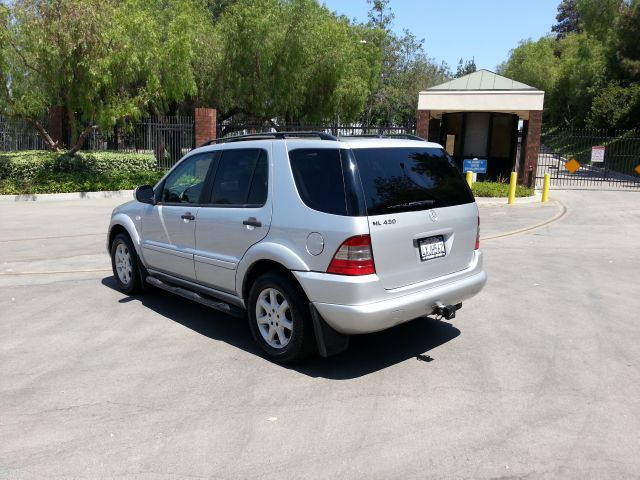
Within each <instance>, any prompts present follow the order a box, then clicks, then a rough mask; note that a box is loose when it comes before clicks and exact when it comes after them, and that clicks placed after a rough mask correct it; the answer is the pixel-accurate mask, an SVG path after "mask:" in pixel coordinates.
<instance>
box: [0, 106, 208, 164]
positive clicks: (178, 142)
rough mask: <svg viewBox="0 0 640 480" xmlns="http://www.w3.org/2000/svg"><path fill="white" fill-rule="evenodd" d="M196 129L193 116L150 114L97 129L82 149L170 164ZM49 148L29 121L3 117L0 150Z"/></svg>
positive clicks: (189, 142)
mask: <svg viewBox="0 0 640 480" xmlns="http://www.w3.org/2000/svg"><path fill="white" fill-rule="evenodd" d="M194 132H195V125H194V118H193V117H190V116H161V117H150V118H147V119H144V120H142V121H139V122H131V123H123V124H119V125H117V126H115V127H114V128H113V129H112V130H110V131H107V132H105V131H100V130H98V129H95V130H94V131H93V132H92V133H91V134H90V135H89V137H88V138H87V140H86V142H85V144H84V146H83V150H89V151H102V150H115V151H121V152H138V153H153V154H154V155H155V157H156V159H157V162H158V167H160V168H168V167H171V166H172V165H173V164H174V163H175V162H177V161H178V160H179V159H180V158H181V157H182V156H183V155H184V154H185V153H187V152H188V151H189V150H191V149H192V148H193V143H194V136H195V135H194ZM46 149H47V145H46V144H45V142H44V141H43V140H42V138H41V137H40V135H38V133H37V132H36V131H35V130H34V129H33V128H32V127H31V126H30V125H29V124H27V122H25V121H24V120H21V119H12V118H10V119H8V118H4V117H0V151H4V152H6V151H14V150H46Z"/></svg>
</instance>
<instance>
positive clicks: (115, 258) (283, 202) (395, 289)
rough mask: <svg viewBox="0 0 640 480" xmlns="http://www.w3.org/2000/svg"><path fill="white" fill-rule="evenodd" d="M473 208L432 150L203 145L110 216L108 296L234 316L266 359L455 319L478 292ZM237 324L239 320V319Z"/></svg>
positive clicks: (280, 140) (344, 144)
mask: <svg viewBox="0 0 640 480" xmlns="http://www.w3.org/2000/svg"><path fill="white" fill-rule="evenodd" d="M479 229H480V219H479V216H478V208H477V206H476V204H475V201H474V198H473V195H472V193H471V191H470V190H469V187H468V186H467V184H466V182H465V181H464V179H463V178H462V176H461V174H460V172H459V170H458V168H457V167H456V165H455V163H454V161H453V160H452V159H451V157H449V155H448V154H447V153H446V152H445V151H444V150H443V149H442V147H441V146H440V145H437V144H434V143H429V142H425V141H423V140H421V139H419V138H418V137H412V138H362V137H342V138H340V139H338V138H336V137H333V136H331V135H328V134H326V133H305V134H295V133H286V134H283V133H275V134H273V133H272V134H259V135H252V136H244V137H236V138H233V139H231V140H226V141H223V142H220V143H214V142H212V144H211V145H205V146H202V147H200V148H197V149H195V150H193V151H191V152H190V153H188V154H187V155H186V156H185V157H184V158H183V159H182V160H181V161H180V162H179V163H177V164H176V165H175V166H174V167H173V168H172V169H171V170H170V171H169V172H168V173H167V174H166V175H165V176H164V178H163V179H162V180H161V181H160V182H159V183H158V184H157V185H156V186H155V187H151V186H142V187H138V188H137V189H136V192H135V200H134V201H131V202H129V203H126V204H124V205H121V206H119V207H117V208H116V209H115V210H114V211H113V214H112V217H111V224H110V226H109V234H108V239H107V248H108V250H109V252H110V254H111V260H112V266H113V273H114V275H115V278H116V280H117V283H118V286H119V288H120V289H121V290H122V291H123V292H126V293H134V292H136V291H139V290H141V289H142V288H143V287H144V286H145V285H146V284H148V285H153V286H155V287H159V288H161V289H164V290H168V291H170V292H173V293H176V294H178V295H181V296H184V297H187V298H189V299H192V300H194V301H197V302H199V303H203V304H205V305H208V306H210V307H213V308H215V309H218V310H221V311H223V312H226V313H228V314H231V315H236V316H239V317H244V316H245V315H246V316H248V319H249V325H250V328H251V332H252V334H253V337H254V339H255V341H256V342H257V344H258V345H259V346H260V348H261V349H262V350H263V351H264V352H265V353H266V354H267V355H268V356H269V357H270V358H272V359H274V360H277V361H289V360H294V359H297V358H301V357H303V356H306V355H308V354H310V353H312V352H313V351H314V350H315V349H316V348H317V350H318V351H319V353H320V354H321V355H322V356H328V355H332V354H335V353H338V352H340V351H342V350H344V349H345V348H346V347H347V345H348V339H349V335H353V334H361V333H368V332H375V331H378V330H383V329H386V328H390V327H393V326H394V325H398V324H400V323H403V322H407V321H409V320H412V319H415V318H418V317H424V316H426V315H431V314H435V315H441V316H444V317H445V318H447V319H450V318H452V317H454V316H455V312H456V310H458V309H459V308H460V307H461V306H462V301H463V300H465V299H467V298H470V297H471V296H473V295H475V294H476V293H478V292H479V291H480V290H481V289H482V287H483V286H484V284H485V282H486V274H485V272H484V271H483V269H482V254H481V252H480V250H479ZM247 313H248V315H247Z"/></svg>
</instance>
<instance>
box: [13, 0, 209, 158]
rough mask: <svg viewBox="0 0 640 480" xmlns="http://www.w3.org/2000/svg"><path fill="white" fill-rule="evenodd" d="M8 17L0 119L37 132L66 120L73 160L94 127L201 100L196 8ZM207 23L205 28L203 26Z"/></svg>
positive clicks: (39, 11) (29, 7)
mask: <svg viewBox="0 0 640 480" xmlns="http://www.w3.org/2000/svg"><path fill="white" fill-rule="evenodd" d="M0 8H1V9H2V15H1V16H0V20H2V25H1V26H0V29H1V32H2V36H3V42H2V44H0V51H1V53H0V58H2V62H3V67H4V68H2V70H1V71H0V75H1V76H2V78H0V111H1V112H2V113H4V114H7V115H10V116H15V117H21V118H24V119H25V120H27V121H28V122H29V123H31V124H32V125H33V126H34V127H35V128H36V129H37V130H38V131H39V132H40V133H41V135H42V136H43V138H44V139H45V141H47V143H48V144H49V145H50V147H51V148H52V149H57V148H60V145H56V143H55V142H53V140H52V139H51V137H50V136H49V134H48V132H47V131H46V128H45V127H44V124H43V122H42V118H43V117H44V116H45V112H46V110H47V109H48V108H49V107H52V106H60V107H62V108H63V110H64V112H66V115H67V119H68V123H69V127H70V129H71V132H72V134H71V142H72V144H73V146H72V148H71V150H70V153H74V152H75V151H76V150H77V149H79V148H80V147H81V145H82V143H83V141H84V139H85V138H86V136H87V135H88V134H89V133H90V131H91V130H92V129H93V128H94V127H95V126H100V127H101V128H104V129H107V128H109V127H110V126H112V125H114V124H115V123H116V121H118V120H119V119H122V118H125V117H130V118H136V117H139V116H140V115H142V114H143V113H146V112H150V111H154V110H156V109H163V108H165V107H166V105H167V104H168V103H169V102H172V101H181V100H183V99H185V98H186V97H187V96H188V95H192V94H194V93H195V92H196V82H195V77H194V72H193V68H192V64H193V63H194V61H195V52H196V51H197V45H198V43H199V42H200V39H201V38H203V36H204V35H206V32H207V28H209V24H208V22H207V20H206V19H207V15H206V7H205V5H204V4H203V3H201V2H199V1H198V0H188V1H181V0H14V1H11V2H9V3H8V4H6V5H2V6H0ZM202 19H204V21H202Z"/></svg>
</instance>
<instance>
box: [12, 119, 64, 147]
mask: <svg viewBox="0 0 640 480" xmlns="http://www.w3.org/2000/svg"><path fill="white" fill-rule="evenodd" d="M20 118H22V119H24V120H25V121H26V122H27V123H28V124H29V125H31V126H32V127H33V128H34V129H35V130H36V131H37V132H38V134H39V135H40V136H41V137H42V139H43V140H44V141H45V143H46V144H47V146H48V147H49V150H51V151H52V152H57V153H62V150H61V149H60V147H59V144H58V142H56V141H54V140H53V139H52V138H51V135H49V132H47V131H46V130H45V128H44V127H43V126H42V125H41V124H40V122H38V121H36V120H34V119H32V118H29V117H20Z"/></svg>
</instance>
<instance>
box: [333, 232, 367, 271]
mask: <svg viewBox="0 0 640 480" xmlns="http://www.w3.org/2000/svg"><path fill="white" fill-rule="evenodd" d="M327 273H335V274H337V275H370V274H372V273H376V266H375V264H374V263H373V250H372V249H371V238H370V237H369V235H359V236H357V237H351V238H348V239H347V240H345V241H344V242H343V243H342V245H340V248H338V251H337V252H336V254H335V255H334V256H333V259H332V260H331V263H330V264H329V268H328V269H327Z"/></svg>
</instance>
